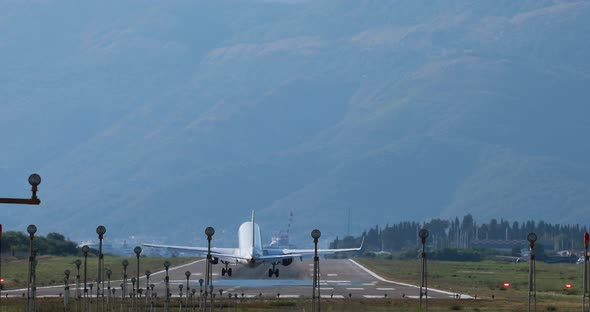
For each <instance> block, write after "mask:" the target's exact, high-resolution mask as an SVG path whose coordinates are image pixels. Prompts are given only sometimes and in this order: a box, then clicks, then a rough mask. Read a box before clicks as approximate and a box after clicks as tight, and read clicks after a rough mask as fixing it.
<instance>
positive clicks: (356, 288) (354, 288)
mask: <svg viewBox="0 0 590 312" xmlns="http://www.w3.org/2000/svg"><path fill="white" fill-rule="evenodd" d="M346 290H365V289H364V288H362V287H347V288H346Z"/></svg>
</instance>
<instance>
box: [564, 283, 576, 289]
mask: <svg viewBox="0 0 590 312" xmlns="http://www.w3.org/2000/svg"><path fill="white" fill-rule="evenodd" d="M572 287H574V286H572V284H565V288H567V289H570V288H572Z"/></svg>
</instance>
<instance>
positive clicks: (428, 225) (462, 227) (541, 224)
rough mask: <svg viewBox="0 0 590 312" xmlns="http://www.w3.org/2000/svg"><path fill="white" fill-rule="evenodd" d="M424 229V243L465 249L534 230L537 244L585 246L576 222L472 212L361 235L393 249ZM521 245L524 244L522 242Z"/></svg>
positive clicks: (414, 243)
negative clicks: (480, 216) (483, 217)
mask: <svg viewBox="0 0 590 312" xmlns="http://www.w3.org/2000/svg"><path fill="white" fill-rule="evenodd" d="M423 228H424V229H427V230H428V231H429V232H430V235H429V237H428V239H427V244H428V246H429V248H430V249H434V250H436V249H448V248H455V249H468V248H473V247H474V245H476V244H477V243H481V242H482V241H484V240H487V241H489V240H496V241H512V240H520V241H523V242H526V237H527V234H528V233H530V232H534V233H536V234H537V237H538V241H537V245H539V244H542V245H543V246H544V247H545V249H553V250H567V249H569V250H581V249H583V248H584V240H583V238H584V233H586V232H588V227H587V226H580V225H579V224H552V223H547V222H545V221H538V222H536V221H533V220H530V221H525V222H518V221H514V222H509V221H507V220H504V219H500V220H498V219H491V220H490V221H488V222H487V223H480V224H478V223H476V222H475V220H474V218H473V216H472V215H471V214H468V215H465V216H464V217H463V218H462V220H459V218H454V219H450V220H449V219H441V218H436V219H432V220H430V221H426V222H422V223H420V222H415V221H404V222H399V223H397V224H386V225H385V226H381V227H380V226H379V225H376V226H375V227H374V228H370V229H368V230H365V231H364V232H363V233H362V236H364V237H365V240H364V246H365V248H364V250H365V251H372V252H378V251H385V252H396V251H402V250H404V249H415V248H417V247H420V245H421V242H420V239H419V238H418V231H419V230H420V229H423ZM360 241H361V237H352V236H350V237H345V238H344V239H339V238H336V240H334V241H333V242H331V243H330V246H331V247H332V248H349V247H354V246H358V244H359V243H360ZM522 247H526V245H525V246H522Z"/></svg>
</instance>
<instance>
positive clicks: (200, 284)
mask: <svg viewBox="0 0 590 312" xmlns="http://www.w3.org/2000/svg"><path fill="white" fill-rule="evenodd" d="M203 282H204V280H203V279H202V278H199V286H200V287H201V289H200V290H199V311H203Z"/></svg>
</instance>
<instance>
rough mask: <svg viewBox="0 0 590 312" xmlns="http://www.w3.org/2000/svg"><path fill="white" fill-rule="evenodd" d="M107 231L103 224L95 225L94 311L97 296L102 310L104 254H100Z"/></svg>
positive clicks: (97, 305)
mask: <svg viewBox="0 0 590 312" xmlns="http://www.w3.org/2000/svg"><path fill="white" fill-rule="evenodd" d="M106 232H107V228H105V227H104V225H99V226H97V227H96V234H98V272H97V274H96V311H98V307H99V304H98V301H99V300H98V296H101V300H100V301H101V302H102V310H103V311H104V276H103V271H104V255H103V254H102V239H103V238H104V234H105V233H106Z"/></svg>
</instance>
